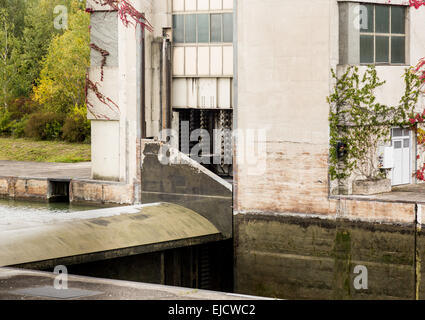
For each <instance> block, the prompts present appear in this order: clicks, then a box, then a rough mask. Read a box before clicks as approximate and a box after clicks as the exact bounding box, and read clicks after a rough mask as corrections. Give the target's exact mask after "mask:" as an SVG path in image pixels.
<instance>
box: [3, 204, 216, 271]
mask: <svg viewBox="0 0 425 320" xmlns="http://www.w3.org/2000/svg"><path fill="white" fill-rule="evenodd" d="M221 238H222V236H221V235H220V232H219V231H218V230H217V229H216V228H215V227H214V226H213V225H212V224H211V223H210V222H209V221H208V220H206V219H205V218H203V217H202V216H200V215H199V214H197V213H195V212H194V211H191V210H189V209H186V208H183V207H180V206H178V205H174V204H165V203H163V204H152V205H141V206H133V207H121V208H110V209H101V210H91V211H85V212H84V211H83V212H77V213H69V214H67V215H64V216H57V217H55V218H52V219H51V220H50V221H49V222H46V221H44V220H43V219H41V220H40V221H37V220H36V219H35V218H34V217H33V218H32V219H31V221H26V220H24V221H17V220H16V219H7V218H6V217H4V219H3V221H0V266H12V265H14V266H16V265H26V266H28V265H29V264H33V265H36V264H39V265H40V266H41V265H44V266H48V265H55V264H58V263H59V262H60V259H66V258H67V259H68V261H74V260H75V261H78V262H80V263H81V262H83V261H85V262H87V261H92V260H101V259H107V258H111V257H119V256H128V255H133V254H140V253H143V252H150V251H159V250H161V249H162V250H163V249H169V248H173V247H179V246H183V245H192V244H193V242H192V240H193V239H197V240H198V242H199V241H200V242H201V243H202V239H204V240H203V241H205V242H209V241H214V240H215V241H217V240H220V239H221ZM90 255H93V256H94V257H92V258H90ZM87 256H89V257H87ZM49 261H50V262H51V263H50V262H49ZM75 261H74V263H75Z"/></svg>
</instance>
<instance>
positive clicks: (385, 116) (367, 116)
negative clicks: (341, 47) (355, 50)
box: [327, 66, 420, 180]
mask: <svg viewBox="0 0 425 320" xmlns="http://www.w3.org/2000/svg"><path fill="white" fill-rule="evenodd" d="M331 73H332V77H333V79H334V80H335V87H334V88H333V91H332V93H331V95H330V96H329V97H327V101H328V103H329V105H330V116H329V123H330V167H329V173H330V177H331V179H332V180H335V179H344V178H347V177H349V176H350V175H351V174H352V173H353V171H357V172H358V173H360V174H362V175H363V176H364V177H365V178H366V179H368V180H376V179H380V178H382V177H383V172H382V171H381V170H380V169H379V167H378V161H377V152H376V151H377V148H378V144H379V143H381V142H382V141H387V140H388V139H389V136H390V135H389V133H390V128H391V127H394V126H400V127H402V126H405V125H406V124H407V123H408V120H409V118H410V117H411V116H412V115H413V110H414V107H415V105H416V103H417V101H418V97H419V89H418V88H419V86H420V80H419V78H418V76H417V75H416V74H415V73H414V72H411V69H407V70H406V72H405V74H404V81H405V93H404V95H403V97H402V98H401V99H400V103H399V104H398V105H397V106H395V107H391V106H387V105H384V104H381V103H379V102H377V101H376V96H375V90H376V89H377V88H379V87H381V86H382V85H383V84H385V81H381V80H380V79H379V77H378V76H377V72H376V69H375V67H374V66H369V67H368V68H367V69H366V71H365V72H364V73H363V75H360V74H359V68H358V67H357V66H348V67H347V68H346V70H345V72H344V73H343V74H342V76H337V74H336V72H335V70H333V69H332V70H331Z"/></svg>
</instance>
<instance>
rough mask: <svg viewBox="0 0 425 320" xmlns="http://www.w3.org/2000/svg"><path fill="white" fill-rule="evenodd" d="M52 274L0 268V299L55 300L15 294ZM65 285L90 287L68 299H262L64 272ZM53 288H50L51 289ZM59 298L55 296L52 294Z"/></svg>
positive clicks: (48, 283) (43, 283)
mask: <svg viewBox="0 0 425 320" xmlns="http://www.w3.org/2000/svg"><path fill="white" fill-rule="evenodd" d="M55 276H56V275H55V274H52V273H47V272H39V271H37V272H36V271H29V270H19V269H9V268H2V269H0V300H55V298H52V297H50V298H49V297H42V296H34V295H29V294H27V295H24V294H19V293H18V292H17V290H22V289H27V288H39V287H50V288H52V287H53V281H54V278H55ZM68 285H69V289H70V290H72V289H81V290H87V291H91V292H92V294H94V295H90V296H82V297H76V298H70V299H72V300H192V299H196V300H199V299H202V300H255V299H265V298H261V297H254V296H244V295H237V294H230V293H221V292H213V291H204V290H197V289H188V288H177V287H170V286H163V285H154V284H146V283H137V282H130V281H117V280H108V279H99V278H89V277H82V276H74V275H69V276H68ZM53 291H54V290H53ZM56 300H59V298H56Z"/></svg>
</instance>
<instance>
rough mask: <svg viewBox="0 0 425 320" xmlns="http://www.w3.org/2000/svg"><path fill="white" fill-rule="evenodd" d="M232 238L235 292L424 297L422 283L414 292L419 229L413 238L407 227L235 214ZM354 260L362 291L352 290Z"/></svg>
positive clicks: (424, 248)
mask: <svg viewBox="0 0 425 320" xmlns="http://www.w3.org/2000/svg"><path fill="white" fill-rule="evenodd" d="M417 238H418V241H417V240H416V239H417ZM234 241H235V291H236V292H238V293H245V294H254V295H260V296H269V297H277V298H284V299H415V298H416V296H417V295H419V296H422V297H425V285H423V284H422V283H420V286H419V288H420V290H419V292H418V293H417V291H416V283H417V278H419V277H418V276H417V275H416V270H417V268H419V267H418V266H420V264H419V263H418V260H419V259H416V250H415V249H416V247H417V245H416V243H418V245H419V247H420V248H421V250H419V256H424V254H425V233H424V235H422V234H420V235H418V236H417V233H416V226H415V225H413V224H412V225H390V224H378V223H367V222H360V221H356V222H354V221H348V220H331V219H318V218H317V219H315V218H301V217H289V216H283V215H264V214H239V215H236V216H235V240H234ZM358 265H360V266H365V267H366V268H367V271H368V289H367V290H357V289H356V288H355V287H354V279H355V277H357V276H358V274H355V273H354V268H355V266H358ZM418 270H420V269H418ZM419 273H420V272H419ZM423 278H425V276H424V277H423ZM422 292H424V294H422Z"/></svg>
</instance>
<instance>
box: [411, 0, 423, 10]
mask: <svg viewBox="0 0 425 320" xmlns="http://www.w3.org/2000/svg"><path fill="white" fill-rule="evenodd" d="M409 5H410V6H411V7H415V9H419V8H420V7H421V6H424V5H425V0H409Z"/></svg>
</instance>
